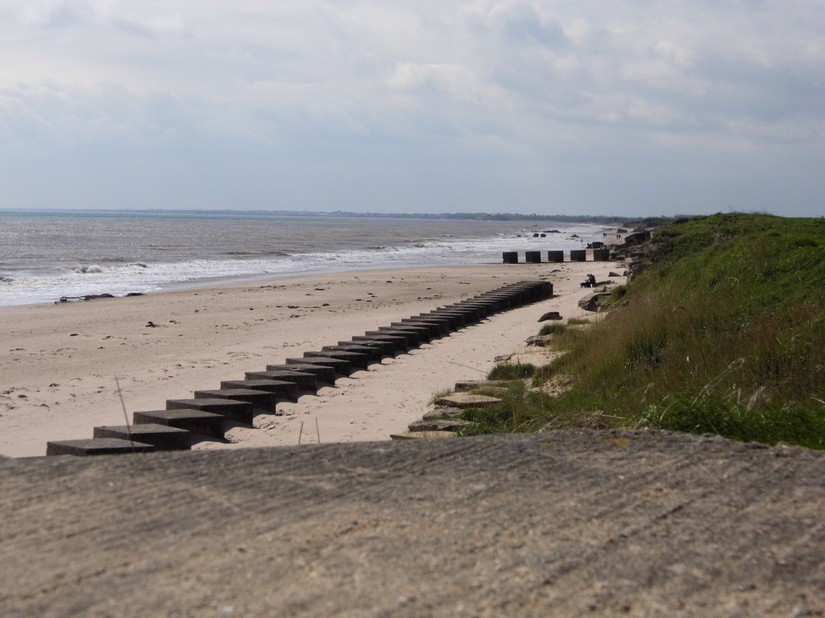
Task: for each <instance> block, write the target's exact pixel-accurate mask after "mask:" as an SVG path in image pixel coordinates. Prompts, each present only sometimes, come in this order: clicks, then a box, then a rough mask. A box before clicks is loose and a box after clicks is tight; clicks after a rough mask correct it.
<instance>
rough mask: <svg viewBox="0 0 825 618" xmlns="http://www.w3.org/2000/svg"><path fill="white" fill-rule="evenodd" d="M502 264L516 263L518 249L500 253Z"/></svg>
mask: <svg viewBox="0 0 825 618" xmlns="http://www.w3.org/2000/svg"><path fill="white" fill-rule="evenodd" d="M501 261H502V262H503V263H504V264H518V251H505V252H503V253H502V254H501Z"/></svg>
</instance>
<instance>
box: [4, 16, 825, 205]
mask: <svg viewBox="0 0 825 618" xmlns="http://www.w3.org/2000/svg"><path fill="white" fill-rule="evenodd" d="M0 59H2V62H0V209H11V208H15V209H16V208H37V209H64V208H65V209H135V208H139V209H143V208H151V209H155V208H162V209H237V210H260V209H264V210H303V211H334V210H344V211H354V212H381V213H394V212H399V213H400V212H405V213H416V212H421V213H439V212H450V213H457V212H490V213H521V214H532V213H536V214H548V215H550V214H567V215H578V214H581V215H622V216H658V215H678V214H705V213H715V212H732V211H735V212H768V213H773V214H779V215H784V216H816V217H819V216H823V215H825V2H823V1H822V0H816V1H815V0H781V1H780V0H770V1H760V0H738V1H733V0H730V1H729V0H691V1H689V2H682V1H679V0H578V1H544V2H541V1H528V0H467V1H464V0H437V1H435V0H432V1H431V0H417V1H415V2H408V1H403V2H402V1H399V2H392V1H389V0H384V1H381V2H376V1H372V0H362V1H350V0H335V1H315V0H300V1H293V0H233V1H231V2H230V1H227V0H141V1H140V2H134V1H131V2H126V1H118V0H71V1H61V0H20V1H17V0H15V1H10V0H0Z"/></svg>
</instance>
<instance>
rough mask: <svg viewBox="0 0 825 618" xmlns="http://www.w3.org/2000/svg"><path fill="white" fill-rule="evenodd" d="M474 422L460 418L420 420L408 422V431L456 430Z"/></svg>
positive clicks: (469, 425)
mask: <svg viewBox="0 0 825 618" xmlns="http://www.w3.org/2000/svg"><path fill="white" fill-rule="evenodd" d="M474 424H475V423H471V422H470V421H462V420H460V419H433V420H429V421H425V420H421V421H415V422H414V423H410V425H409V430H410V431H458V430H460V429H465V428H466V427H471V426H472V425H474Z"/></svg>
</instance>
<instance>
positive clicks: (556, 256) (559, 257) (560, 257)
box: [547, 250, 564, 263]
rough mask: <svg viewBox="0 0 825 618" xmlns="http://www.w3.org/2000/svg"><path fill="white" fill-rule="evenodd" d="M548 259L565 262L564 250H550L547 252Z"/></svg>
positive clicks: (549, 260)
mask: <svg viewBox="0 0 825 618" xmlns="http://www.w3.org/2000/svg"><path fill="white" fill-rule="evenodd" d="M547 261H548V262H554V263H559V262H564V251H562V250H558V251H548V252H547Z"/></svg>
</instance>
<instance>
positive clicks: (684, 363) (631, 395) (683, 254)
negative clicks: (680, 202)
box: [485, 214, 825, 448]
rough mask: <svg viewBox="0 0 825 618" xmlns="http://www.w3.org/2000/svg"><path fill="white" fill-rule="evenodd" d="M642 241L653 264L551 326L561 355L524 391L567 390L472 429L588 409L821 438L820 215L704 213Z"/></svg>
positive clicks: (697, 428) (731, 431)
mask: <svg viewBox="0 0 825 618" xmlns="http://www.w3.org/2000/svg"><path fill="white" fill-rule="evenodd" d="M655 238H656V243H655V246H654V249H653V251H652V253H651V256H652V258H653V263H652V264H651V266H650V267H649V268H648V269H647V270H646V271H645V272H644V273H643V274H641V275H639V276H638V277H636V278H635V279H634V280H633V281H632V282H631V283H630V284H629V285H627V286H620V287H618V288H615V289H614V290H613V292H612V297H611V307H612V309H611V311H610V312H609V313H608V314H607V316H606V317H605V319H603V320H599V321H597V322H595V323H593V324H591V325H590V326H589V327H588V328H586V329H579V328H569V327H568V328H562V329H560V330H559V331H558V332H555V331H554V334H556V335H557V337H556V338H554V344H555V345H556V346H559V347H560V348H562V349H564V350H565V351H566V352H567V353H566V354H564V355H563V356H562V357H561V358H559V359H557V360H556V361H554V362H553V363H551V364H550V365H548V366H547V367H542V368H539V369H537V370H536V371H535V372H534V374H533V386H537V387H538V386H541V385H542V384H543V383H544V382H546V381H548V380H553V379H554V377H555V376H559V375H572V376H574V378H575V383H574V386H573V388H572V389H570V390H568V391H567V392H565V393H564V394H563V395H561V396H559V397H556V398H550V397H546V398H545V397H532V396H529V395H523V396H522V397H521V398H520V399H515V400H513V401H511V402H510V405H511V407H514V408H515V407H518V408H519V409H518V410H515V409H513V410H508V411H506V412H505V411H499V412H498V413H496V414H493V413H490V418H486V419H485V423H486V424H485V430H493V429H494V428H495V426H496V423H495V422H493V421H494V420H495V419H498V420H499V421H500V423H501V430H503V431H533V430H536V429H538V428H540V427H544V426H556V425H558V426H571V425H575V424H576V423H579V424H581V425H587V424H588V423H591V424H592V419H593V418H594V414H595V415H597V416H598V418H599V419H600V423H601V424H603V425H606V426H624V427H659V428H665V429H675V430H679V431H692V432H698V433H705V432H711V433H716V434H719V435H723V436H727V437H730V438H734V439H738V440H754V441H759V442H764V443H768V444H775V443H777V442H787V443H792V444H800V445H804V446H809V447H813V448H823V447H825V443H824V442H823V440H824V438H823V437H822V436H825V403H823V401H825V388H823V385H825V220H823V219H786V218H780V217H772V216H767V215H741V214H725V215H714V216H711V217H703V218H697V219H690V220H683V221H680V222H678V223H676V224H673V225H671V226H668V227H666V228H662V229H661V230H658V231H657V234H656V237H655ZM550 326H552V327H554V328H555V327H556V326H559V325H555V324H554V325H550ZM568 326H569V325H568ZM507 419H510V420H507ZM513 419H517V420H518V422H516V420H513Z"/></svg>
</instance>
